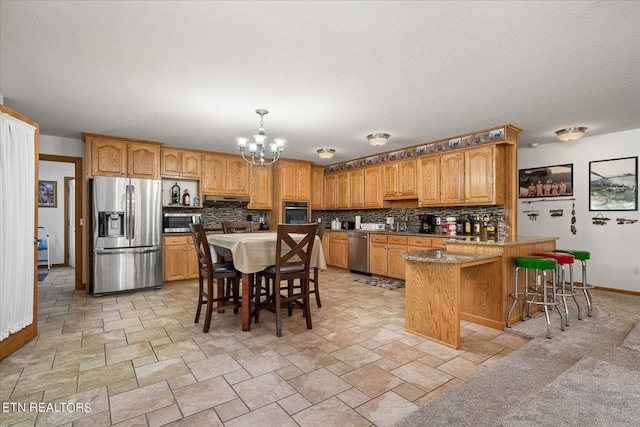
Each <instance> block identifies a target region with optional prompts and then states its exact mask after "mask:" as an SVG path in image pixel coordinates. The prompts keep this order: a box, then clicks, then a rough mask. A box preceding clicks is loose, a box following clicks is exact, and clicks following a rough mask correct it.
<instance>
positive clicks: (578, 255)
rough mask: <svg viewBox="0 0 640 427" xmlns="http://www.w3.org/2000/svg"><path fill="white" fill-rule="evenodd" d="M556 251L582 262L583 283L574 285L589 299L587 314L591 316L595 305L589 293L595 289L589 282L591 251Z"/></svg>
mask: <svg viewBox="0 0 640 427" xmlns="http://www.w3.org/2000/svg"><path fill="white" fill-rule="evenodd" d="M554 252H561V253H566V254H571V255H573V257H574V258H575V259H577V260H578V261H580V262H581V263H582V284H580V285H578V284H576V285H574V287H575V289H578V290H580V289H582V292H584V297H585V299H586V300H587V315H588V316H589V317H591V312H592V309H593V305H592V303H591V295H590V294H589V289H593V285H590V284H588V283H587V260H588V259H591V253H589V252H587V251H579V250H575V249H556V250H555V251H554Z"/></svg>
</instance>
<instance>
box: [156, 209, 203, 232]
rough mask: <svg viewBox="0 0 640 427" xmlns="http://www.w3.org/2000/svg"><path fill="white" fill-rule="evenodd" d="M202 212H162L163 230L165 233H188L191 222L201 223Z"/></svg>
mask: <svg viewBox="0 0 640 427" xmlns="http://www.w3.org/2000/svg"><path fill="white" fill-rule="evenodd" d="M201 222H202V214H197V213H178V212H165V213H164V214H162V231H163V232H165V233H188V232H189V231H190V230H189V224H200V223H201Z"/></svg>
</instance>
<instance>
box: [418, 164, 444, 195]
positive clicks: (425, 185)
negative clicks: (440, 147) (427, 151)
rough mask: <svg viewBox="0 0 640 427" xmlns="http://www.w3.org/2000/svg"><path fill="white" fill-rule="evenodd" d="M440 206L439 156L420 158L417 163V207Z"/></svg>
mask: <svg viewBox="0 0 640 427" xmlns="http://www.w3.org/2000/svg"><path fill="white" fill-rule="evenodd" d="M439 204H440V155H435V156H426V157H422V158H421V159H420V161H419V163H418V206H434V205H439Z"/></svg>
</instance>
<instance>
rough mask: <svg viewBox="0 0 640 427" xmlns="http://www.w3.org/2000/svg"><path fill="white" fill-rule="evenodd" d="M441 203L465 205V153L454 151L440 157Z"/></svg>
mask: <svg viewBox="0 0 640 427" xmlns="http://www.w3.org/2000/svg"><path fill="white" fill-rule="evenodd" d="M440 203H441V204H445V205H452V206H456V205H460V204H462V203H464V153H463V152H462V151H452V152H450V153H445V154H441V155H440Z"/></svg>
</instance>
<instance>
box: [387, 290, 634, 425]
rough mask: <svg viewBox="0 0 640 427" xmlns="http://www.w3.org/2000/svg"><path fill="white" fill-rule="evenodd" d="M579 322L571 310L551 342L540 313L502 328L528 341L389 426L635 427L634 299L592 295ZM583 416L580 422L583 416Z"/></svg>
mask: <svg viewBox="0 0 640 427" xmlns="http://www.w3.org/2000/svg"><path fill="white" fill-rule="evenodd" d="M592 295H593V300H594V311H593V316H592V317H587V316H586V304H585V301H584V299H580V300H579V303H581V304H582V306H583V307H584V308H585V309H583V314H584V319H583V320H577V313H576V309H575V305H574V306H573V307H572V306H571V305H570V306H569V309H570V326H569V327H567V328H566V331H564V332H563V331H560V323H559V320H560V317H559V315H558V313H557V312H555V313H553V314H552V318H551V320H552V326H553V338H552V339H547V338H545V335H546V324H545V320H544V316H541V315H538V316H536V317H535V318H533V319H530V320H528V321H526V322H519V323H517V324H516V325H514V327H513V328H512V329H511V330H509V331H510V332H512V333H516V334H519V335H523V336H528V337H532V340H531V341H530V342H529V343H527V344H525V345H524V346H522V347H521V348H519V349H518V350H515V351H513V352H512V353H510V354H509V355H507V356H505V357H504V358H502V359H501V360H499V361H497V362H496V363H494V364H493V365H491V366H490V367H489V368H487V369H485V370H483V371H482V372H480V373H479V374H477V375H475V376H473V377H472V378H470V379H469V380H468V381H466V382H464V383H461V384H460V385H459V386H457V387H454V388H453V389H451V390H450V391H449V392H447V393H445V394H443V395H441V396H440V397H438V398H437V399H435V400H434V401H433V402H431V403H430V404H429V405H427V406H425V407H423V408H421V409H420V410H418V411H417V412H415V413H413V414H411V415H410V416H408V417H407V418H405V419H404V420H402V421H400V422H398V423H397V424H395V425H396V426H397V427H415V426H429V425H433V426H451V425H454V426H505V427H508V426H538V425H554V426H558V425H562V426H584V425H589V426H603V427H604V426H614V425H615V426H636V425H638V420H639V419H640V409H639V408H640V405H638V402H640V389H639V386H638V384H639V383H640V352H639V351H638V350H637V348H635V349H634V348H633V347H634V346H635V344H636V343H637V341H636V339H637V335H636V334H638V329H639V327H638V326H637V324H638V322H639V321H640V297H638V296H630V295H624V294H618V293H613V292H605V291H593V292H592ZM587 416H588V418H585V417H587Z"/></svg>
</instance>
